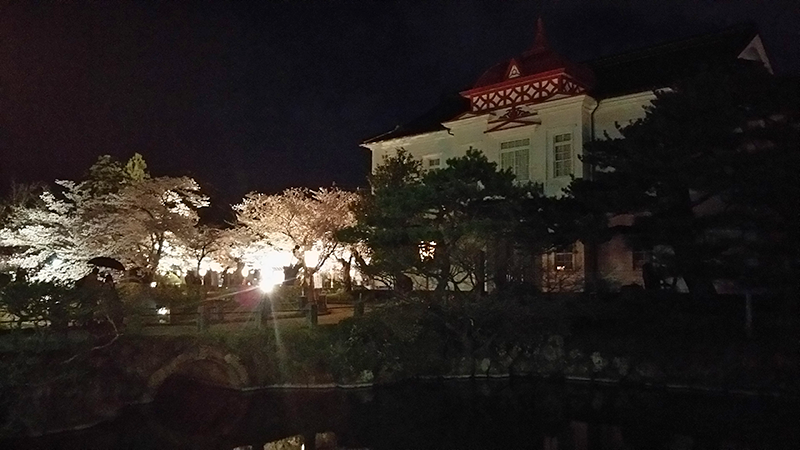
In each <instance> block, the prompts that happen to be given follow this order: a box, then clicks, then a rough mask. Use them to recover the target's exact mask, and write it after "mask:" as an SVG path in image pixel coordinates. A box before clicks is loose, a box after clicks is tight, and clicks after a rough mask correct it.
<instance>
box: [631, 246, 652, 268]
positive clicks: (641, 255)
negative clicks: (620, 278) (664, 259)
mask: <svg viewBox="0 0 800 450" xmlns="http://www.w3.org/2000/svg"><path fill="white" fill-rule="evenodd" d="M631 257H632V258H631V259H632V260H633V270H642V266H644V263H646V262H650V261H651V260H652V258H653V254H652V252H651V251H650V250H634V251H632V252H631Z"/></svg>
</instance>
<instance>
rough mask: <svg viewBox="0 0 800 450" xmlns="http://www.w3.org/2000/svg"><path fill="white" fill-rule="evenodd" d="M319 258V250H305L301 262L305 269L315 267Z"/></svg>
mask: <svg viewBox="0 0 800 450" xmlns="http://www.w3.org/2000/svg"><path fill="white" fill-rule="evenodd" d="M319 257H320V252H319V250H307V251H306V252H305V253H304V254H303V260H304V261H305V263H306V267H316V266H317V263H318V262H319Z"/></svg>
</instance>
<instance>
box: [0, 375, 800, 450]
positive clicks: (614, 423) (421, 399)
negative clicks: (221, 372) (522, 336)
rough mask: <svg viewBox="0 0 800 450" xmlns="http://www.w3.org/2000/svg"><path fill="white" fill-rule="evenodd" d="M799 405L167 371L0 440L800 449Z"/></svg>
mask: <svg viewBox="0 0 800 450" xmlns="http://www.w3.org/2000/svg"><path fill="white" fill-rule="evenodd" d="M799 412H800V408H798V403H797V402H796V401H787V400H780V399H775V398H758V397H736V396H722V395H713V394H709V395H698V394H696V393H691V394H689V393H674V392H665V391H663V390H642V389H632V388H623V387H618V386H613V387H598V386H592V385H588V384H570V383H558V382H546V381H539V380H524V381H519V380H488V381H447V382H429V383H427V382H426V383H408V384H403V385H399V386H393V387H387V388H376V389H364V390H342V389H338V390H267V391H259V392H252V393H247V394H242V393H238V392H234V391H229V390H225V389H219V388H210V387H208V386H203V385H199V384H197V383H194V382H191V381H189V380H182V379H174V378H172V379H169V380H167V382H166V383H165V385H164V386H163V387H162V389H161V391H160V392H159V395H158V396H157V398H156V401H155V402H153V403H152V404H150V405H145V406H137V407H130V408H128V409H127V410H125V411H124V413H123V414H122V415H121V416H120V417H119V418H118V419H117V420H115V421H113V422H109V423H105V424H101V425H98V426H96V427H93V428H91V429H87V430H83V431H79V432H70V433H59V434H56V435H50V436H45V437H41V438H35V439H25V440H16V441H11V442H5V443H0V447H3V448H26V449H171V448H187V449H188V448H191V449H226V450H231V449H234V448H245V449H246V448H252V449H262V448H264V444H265V443H268V442H272V441H276V440H279V439H282V438H286V437H289V436H293V435H305V436H306V439H307V440H306V442H311V436H314V434H315V433H322V432H326V433H328V435H329V436H330V433H333V434H335V436H336V441H337V444H336V447H324V448H339V449H373V450H378V449H547V450H555V449H576V450H578V449H580V450H583V449H586V450H589V449H798V448H800V414H798V413H799ZM248 446H249V447H248ZM313 447H314V445H312V444H310V443H309V444H306V446H305V449H306V450H309V449H311V448H313ZM317 448H323V447H322V445H321V444H320V446H319V447H317Z"/></svg>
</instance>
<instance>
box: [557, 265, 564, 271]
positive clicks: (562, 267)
mask: <svg viewBox="0 0 800 450" xmlns="http://www.w3.org/2000/svg"><path fill="white" fill-rule="evenodd" d="M564 269H566V267H564V266H556V270H558V271H562V270H564Z"/></svg>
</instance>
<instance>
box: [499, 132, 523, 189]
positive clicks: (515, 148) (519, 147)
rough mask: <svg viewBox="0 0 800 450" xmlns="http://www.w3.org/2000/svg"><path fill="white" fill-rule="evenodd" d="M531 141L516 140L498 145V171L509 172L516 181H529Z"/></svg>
mask: <svg viewBox="0 0 800 450" xmlns="http://www.w3.org/2000/svg"><path fill="white" fill-rule="evenodd" d="M530 147H531V140H530V139H528V138H526V139H517V140H516V141H508V142H501V143H500V169H502V170H506V169H509V170H511V173H513V174H514V177H516V179H517V181H529V180H530V179H531V178H530V175H529V173H528V166H529V155H530Z"/></svg>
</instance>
